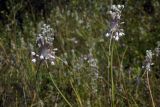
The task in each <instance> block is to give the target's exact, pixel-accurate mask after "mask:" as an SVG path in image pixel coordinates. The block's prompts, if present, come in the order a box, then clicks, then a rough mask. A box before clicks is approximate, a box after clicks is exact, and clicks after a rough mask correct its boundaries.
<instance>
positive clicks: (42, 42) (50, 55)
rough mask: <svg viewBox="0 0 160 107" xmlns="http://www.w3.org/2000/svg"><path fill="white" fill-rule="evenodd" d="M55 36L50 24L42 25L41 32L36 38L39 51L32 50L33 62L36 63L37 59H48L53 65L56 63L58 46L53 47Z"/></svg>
mask: <svg viewBox="0 0 160 107" xmlns="http://www.w3.org/2000/svg"><path fill="white" fill-rule="evenodd" d="M53 36H54V34H53V29H52V28H51V27H50V26H49V25H46V24H43V25H42V27H41V32H40V33H39V34H38V36H37V39H36V44H37V46H38V52H34V51H33V52H31V55H32V62H34V63H35V62H36V60H41V61H45V60H48V61H50V63H51V64H52V65H54V64H55V62H54V61H55V58H56V56H55V51H56V50H57V48H54V49H53V40H54V37H53Z"/></svg>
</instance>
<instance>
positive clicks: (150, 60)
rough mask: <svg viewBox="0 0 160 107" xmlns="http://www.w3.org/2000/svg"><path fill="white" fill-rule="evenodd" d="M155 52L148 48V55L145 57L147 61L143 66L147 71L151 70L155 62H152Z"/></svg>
mask: <svg viewBox="0 0 160 107" xmlns="http://www.w3.org/2000/svg"><path fill="white" fill-rule="evenodd" d="M152 57H153V53H152V51H151V50H146V57H145V63H144V66H143V68H145V70H146V71H151V66H152V65H153V64H154V63H153V62H152Z"/></svg>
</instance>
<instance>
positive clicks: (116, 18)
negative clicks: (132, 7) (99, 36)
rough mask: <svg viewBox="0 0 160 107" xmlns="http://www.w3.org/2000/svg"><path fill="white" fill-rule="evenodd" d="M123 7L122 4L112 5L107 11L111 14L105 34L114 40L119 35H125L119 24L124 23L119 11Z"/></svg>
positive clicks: (117, 38)
mask: <svg viewBox="0 0 160 107" xmlns="http://www.w3.org/2000/svg"><path fill="white" fill-rule="evenodd" d="M123 8H124V5H112V6H111V10H110V11H109V14H110V15H111V21H110V28H109V31H108V32H107V33H106V35H105V36H106V37H110V38H113V39H115V40H116V41H118V40H119V38H120V37H121V36H123V35H125V34H124V30H123V29H122V28H121V24H123V23H124V22H121V12H122V9H123Z"/></svg>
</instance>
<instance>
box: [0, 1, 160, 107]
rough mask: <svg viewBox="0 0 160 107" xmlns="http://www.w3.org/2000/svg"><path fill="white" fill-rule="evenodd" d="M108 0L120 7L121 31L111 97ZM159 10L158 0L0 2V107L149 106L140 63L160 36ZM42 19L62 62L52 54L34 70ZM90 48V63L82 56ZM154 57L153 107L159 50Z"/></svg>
mask: <svg viewBox="0 0 160 107" xmlns="http://www.w3.org/2000/svg"><path fill="white" fill-rule="evenodd" d="M111 3H113V4H122V5H124V9H123V11H122V21H123V22H125V23H124V25H123V26H122V28H123V29H124V32H125V36H123V37H122V38H120V40H119V41H118V42H115V43H114V44H115V45H114V53H113V63H112V67H111V68H112V69H113V75H114V76H113V78H114V92H115V93H114V95H115V100H114V102H112V100H113V99H112V97H113V96H112V97H111V95H110V94H111V89H112V88H111V80H110V78H111V77H110V76H109V75H108V74H110V73H108V72H109V70H108V66H110V65H109V62H110V61H109V59H110V55H109V54H108V48H109V39H108V38H106V37H105V33H106V32H107V31H108V29H109V23H110V15H109V14H108V11H109V9H110V6H111ZM159 10H160V1H159V0H0V107H33V106H34V107H68V106H73V107H108V106H115V107H151V106H152V102H151V99H150V94H149V91H148V86H147V84H146V76H144V75H143V74H145V72H144V69H142V66H143V62H144V60H145V55H146V50H153V51H155V48H156V47H158V41H160V17H159V15H160V11H159ZM42 23H46V24H49V25H51V27H52V28H53V29H54V32H55V40H54V43H53V46H54V47H55V48H58V51H57V52H56V56H58V57H60V58H61V59H62V60H65V61H67V62H68V64H67V65H65V64H64V63H63V62H61V61H59V60H57V61H56V65H55V66H51V65H49V66H48V67H46V65H45V64H42V65H41V66H40V68H38V63H36V64H33V63H32V62H31V57H30V52H31V51H32V50H34V49H36V44H35V41H36V37H37V34H38V32H39V28H40V25H41V24H42ZM159 48H160V46H159ZM88 54H90V55H91V56H92V57H93V59H96V60H97V62H96V64H97V66H98V67H97V68H96V69H95V68H93V67H92V66H90V65H89V63H88V62H87V61H84V60H83V59H82V57H84V56H85V55H88ZM153 63H154V65H153V67H152V72H150V73H149V76H150V84H151V88H152V94H153V98H154V102H155V104H156V106H157V107H158V105H159V104H160V100H159V99H160V56H156V55H154V57H153ZM37 69H39V72H40V74H39V80H36V79H35V75H36V71H37ZM97 69H98V70H97ZM97 71H98V75H99V76H98V78H96V75H97ZM49 73H50V74H51V75H52V76H51V75H49ZM52 80H54V82H53V81H52ZM36 81H38V82H39V85H38V86H36V85H35V84H36ZM56 86H57V87H56ZM95 89H96V91H95ZM37 90H38V91H37ZM66 99H67V100H66ZM111 99H112V100H111ZM67 101H68V102H69V103H67ZM111 102H112V103H111ZM113 103H114V105H113Z"/></svg>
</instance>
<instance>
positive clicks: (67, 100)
mask: <svg viewBox="0 0 160 107" xmlns="http://www.w3.org/2000/svg"><path fill="white" fill-rule="evenodd" d="M49 76H50V78H51V81H52V83H53V85H54V86H55V88H56V89H57V91H58V92H59V93H60V94H61V96H62V97H63V99H64V100H65V101H66V103H67V104H68V105H69V106H70V107H72V105H71V103H70V102H69V101H68V100H67V99H66V97H65V96H64V95H63V93H62V92H61V91H60V89H59V88H58V86H57V85H56V83H55V82H54V80H53V77H52V75H51V73H50V72H49Z"/></svg>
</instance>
